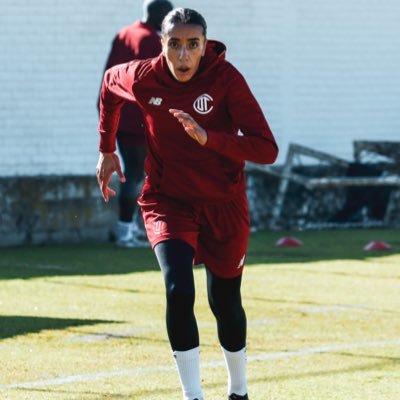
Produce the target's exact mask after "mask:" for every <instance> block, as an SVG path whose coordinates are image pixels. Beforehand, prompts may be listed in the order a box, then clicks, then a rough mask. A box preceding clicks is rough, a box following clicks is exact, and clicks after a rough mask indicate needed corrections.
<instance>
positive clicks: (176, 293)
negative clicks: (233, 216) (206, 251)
mask: <svg viewBox="0 0 400 400" xmlns="http://www.w3.org/2000/svg"><path fill="white" fill-rule="evenodd" d="M155 253H156V256H157V259H158V262H159V264H160V267H161V270H162V272H163V275H164V281H165V288H166V299H167V310H166V319H167V331H168V336H169V340H170V343H171V347H172V350H178V351H185V350H190V349H193V348H194V347H198V346H199V333H198V329H197V323H196V318H195V316H194V310H193V307H194V301H195V286H194V277H193V265H192V262H193V256H194V250H193V248H192V247H191V246H189V245H188V244H187V243H185V242H183V241H181V240H166V241H164V242H161V243H159V244H157V245H156V247H155ZM241 281H242V277H241V276H239V277H237V278H232V279H224V278H220V277H218V276H216V275H215V274H213V273H212V272H211V271H210V270H208V269H207V292H208V301H209V304H210V307H211V310H212V312H213V314H214V316H215V318H216V321H217V327H218V338H219V341H220V343H221V345H222V347H223V348H224V349H226V350H228V351H238V350H241V349H243V348H244V347H245V345H246V315H245V312H244V309H243V307H242V301H241V294H240V286H241Z"/></svg>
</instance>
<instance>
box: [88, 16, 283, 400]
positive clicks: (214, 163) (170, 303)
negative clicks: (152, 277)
mask: <svg viewBox="0 0 400 400" xmlns="http://www.w3.org/2000/svg"><path fill="white" fill-rule="evenodd" d="M206 28H207V26H206V22H205V20H204V18H203V17H202V16H201V15H200V14H199V13H198V12H196V11H194V10H191V9H187V8H178V9H175V10H173V11H171V12H170V13H169V14H168V15H167V16H166V17H165V19H164V21H163V23H162V30H161V33H162V36H161V38H162V39H161V40H162V54H160V55H159V56H158V57H156V58H153V59H150V60H145V61H132V62H130V63H127V64H123V65H119V66H116V67H113V68H111V69H109V70H107V71H106V73H105V75H104V80H103V86H102V91H101V101H100V123H99V132H100V156H99V161H98V164H97V169H96V174H97V179H98V183H99V186H100V189H101V192H102V194H103V197H104V200H105V201H108V199H109V196H110V195H115V191H114V190H113V189H111V188H110V187H109V182H110V178H111V175H112V174H113V173H114V172H117V173H118V175H119V177H120V179H121V180H124V176H123V173H122V171H121V166H120V163H119V159H118V156H117V155H116V154H115V135H116V131H117V124H118V118H119V110H120V108H121V106H122V105H123V104H124V102H125V101H135V102H136V103H137V104H138V105H139V107H140V108H141V109H142V111H143V114H144V117H145V121H146V125H147V134H146V142H147V149H148V152H147V158H146V162H145V171H146V175H147V176H146V178H145V182H144V186H143V188H142V192H141V195H140V198H139V200H138V202H139V204H140V206H141V209H142V215H143V219H144V222H145V226H146V231H147V234H148V238H149V240H150V243H151V245H152V247H153V248H154V251H155V254H156V257H157V260H158V262H159V264H160V268H161V270H162V273H163V276H164V281H165V287H166V322H167V332H168V336H169V340H170V343H171V348H172V351H173V354H174V357H175V360H176V364H177V367H178V372H179V377H180V380H181V384H182V391H183V396H184V399H187V400H193V399H198V400H200V399H202V398H203V397H202V396H203V395H202V388H201V384H200V382H201V381H200V368H199V334H198V329H197V324H196V318H195V315H194V311H193V306H194V300H195V287H194V277H193V267H192V265H193V264H199V263H203V264H204V265H205V267H206V274H207V290H208V300H209V304H210V307H211V310H212V312H213V314H214V316H215V318H216V322H217V329H218V338H219V341H220V344H221V347H222V350H223V354H224V357H225V361H226V364H227V368H228V377H229V379H228V398H229V399H231V400H233V399H248V394H247V381H246V370H245V365H246V315H245V312H244V309H243V307H242V302H241V293H240V287H241V280H242V272H243V267H244V261H245V255H246V249H247V244H248V239H249V226H250V222H249V213H248V207H247V199H246V183H245V175H244V164H245V160H249V161H252V162H256V163H265V164H271V163H273V162H274V161H275V159H276V157H277V154H278V147H277V145H276V142H275V139H274V137H273V134H272V132H271V130H270V128H269V126H268V123H267V121H266V119H265V117H264V114H263V112H262V110H261V108H260V106H259V105H258V103H257V101H256V99H255V98H254V96H253V94H252V93H251V91H250V89H249V87H248V85H247V83H246V81H245V79H244V78H243V76H242V75H241V74H240V72H238V70H237V69H236V68H235V67H234V66H233V65H232V64H231V63H229V62H228V61H227V60H226V59H225V51H226V48H225V46H224V45H223V44H222V43H220V42H217V41H212V40H207V39H206ZM239 130H240V131H241V134H239Z"/></svg>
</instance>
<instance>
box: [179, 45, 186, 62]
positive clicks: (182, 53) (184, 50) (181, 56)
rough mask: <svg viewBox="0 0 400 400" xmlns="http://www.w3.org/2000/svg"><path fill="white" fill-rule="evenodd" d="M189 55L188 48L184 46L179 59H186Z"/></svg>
mask: <svg viewBox="0 0 400 400" xmlns="http://www.w3.org/2000/svg"><path fill="white" fill-rule="evenodd" d="M187 55H188V51H187V49H186V47H185V46H182V47H181V51H180V52H179V59H180V60H182V59H185V58H186V57H187Z"/></svg>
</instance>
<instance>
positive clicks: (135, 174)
mask: <svg viewBox="0 0 400 400" xmlns="http://www.w3.org/2000/svg"><path fill="white" fill-rule="evenodd" d="M118 150H119V152H120V154H121V157H122V161H123V164H124V175H125V178H126V182H125V183H122V184H121V187H120V192H119V197H118V204H119V220H120V221H123V222H131V221H132V217H133V213H134V211H135V208H136V206H137V203H136V201H137V198H138V196H139V191H140V188H139V184H140V182H141V181H142V179H143V176H144V160H145V158H146V146H145V145H141V146H126V145H124V144H122V143H121V142H120V141H118Z"/></svg>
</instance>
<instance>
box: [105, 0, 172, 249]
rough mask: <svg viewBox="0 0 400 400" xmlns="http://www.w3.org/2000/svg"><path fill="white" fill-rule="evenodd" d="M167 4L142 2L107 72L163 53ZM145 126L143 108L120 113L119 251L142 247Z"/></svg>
mask: <svg viewBox="0 0 400 400" xmlns="http://www.w3.org/2000/svg"><path fill="white" fill-rule="evenodd" d="M172 8H173V7H172V4H171V3H170V2H169V1H168V0H146V1H144V2H143V17H142V20H141V21H136V22H135V23H133V24H130V25H128V26H125V27H123V28H122V29H121V30H120V31H119V32H118V34H117V35H116V37H115V38H114V40H113V43H112V46H111V51H110V53H109V56H108V59H107V62H106V68H105V69H106V70H107V69H109V68H111V67H113V66H114V65H117V64H122V63H126V62H128V61H132V60H144V59H146V58H152V57H156V56H158V55H159V54H160V53H161V41H160V36H159V34H158V32H159V31H160V30H161V22H162V20H163V19H164V17H165V16H166V15H167V14H168V12H170V11H171V10H172ZM144 131H145V123H144V118H143V114H142V111H141V109H140V107H139V106H138V105H137V104H135V103H133V102H127V103H126V104H125V105H124V106H123V107H122V109H121V116H120V120H119V125H118V131H117V142H118V149H119V153H120V154H121V157H122V160H123V165H124V174H125V178H126V182H125V183H124V184H123V185H121V190H120V193H119V196H118V208H119V211H118V213H119V215H118V223H117V229H116V243H117V245H118V246H120V247H135V246H137V245H142V244H143V242H141V241H140V240H139V238H138V228H137V226H136V224H135V221H133V216H134V214H135V209H136V204H137V203H136V197H137V195H138V193H139V191H140V188H139V185H140V182H141V181H142V180H143V177H144V167H143V164H144V159H145V157H146V145H145V132H144Z"/></svg>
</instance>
